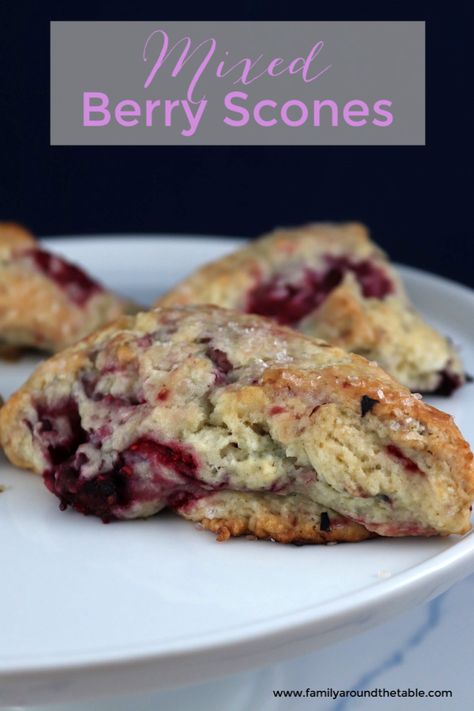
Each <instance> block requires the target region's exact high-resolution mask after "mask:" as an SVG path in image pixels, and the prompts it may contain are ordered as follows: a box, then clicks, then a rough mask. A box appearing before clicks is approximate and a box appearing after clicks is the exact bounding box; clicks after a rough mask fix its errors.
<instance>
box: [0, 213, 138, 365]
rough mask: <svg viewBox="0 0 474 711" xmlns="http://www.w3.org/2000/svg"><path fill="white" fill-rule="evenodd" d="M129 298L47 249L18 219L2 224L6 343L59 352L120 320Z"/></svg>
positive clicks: (0, 336) (2, 341) (1, 327)
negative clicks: (124, 297) (118, 295)
mask: <svg viewBox="0 0 474 711" xmlns="http://www.w3.org/2000/svg"><path fill="white" fill-rule="evenodd" d="M126 308H127V304H126V302H125V301H122V300H121V299H119V298H118V297H117V296H115V295H113V294H111V293H110V292H108V291H106V290H105V289H104V288H103V287H102V286H101V285H100V284H99V283H98V282H96V281H94V280H93V279H92V278H91V277H90V276H88V275H87V274H86V273H85V272H84V271H82V270H81V269H79V268H78V267H76V266H74V265H72V264H70V263H69V262H67V261H65V260H64V259H62V258H60V257H57V256H56V255H53V254H51V253H50V252H47V251H46V250H44V249H42V247H41V246H40V245H39V244H38V243H37V242H36V240H35V239H34V237H33V235H32V234H31V233H30V232H28V231H27V230H25V229H24V228H22V227H20V226H19V225H16V224H14V223H0V348H1V349H2V350H4V351H5V353H6V354H8V353H9V352H10V350H11V349H12V348H13V349H16V348H19V349H21V348H38V349H40V350H45V351H59V350H61V349H62V348H65V347H66V346H69V345H71V344H72V343H74V342H75V341H77V340H79V339H80V338H82V337H83V336H85V335H87V334H89V333H91V332H92V331H93V330H95V329H96V328H98V327H100V326H103V325H104V324H106V323H109V322H110V321H112V320H114V319H116V318H117V317H118V316H119V315H120V314H122V313H123V312H124V310H125V309H126Z"/></svg>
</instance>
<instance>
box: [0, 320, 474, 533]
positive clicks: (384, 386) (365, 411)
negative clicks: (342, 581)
mask: <svg viewBox="0 0 474 711" xmlns="http://www.w3.org/2000/svg"><path fill="white" fill-rule="evenodd" d="M68 413H73V414H72V415H71V414H68ZM79 424H80V429H79ZM74 428H75V430H76V434H74V432H73V433H72V434H71V432H70V430H71V429H72V430H74ZM78 431H79V432H80V436H78V435H77V432H78ZM64 440H66V443H65V441H64ZM0 441H1V444H2V445H3V447H4V449H5V453H6V455H7V456H8V458H9V459H10V461H12V462H13V463H14V464H16V465H18V466H21V467H24V468H28V469H32V470H34V471H35V472H38V473H45V472H46V475H47V478H48V477H49V481H50V488H53V489H54V490H55V493H56V494H57V495H58V496H59V497H60V498H61V499H62V500H63V502H65V504H71V505H75V506H76V508H78V509H79V510H84V509H87V506H89V504H90V502H88V501H86V502H85V503H84V501H83V500H81V501H79V503H78V499H77V498H75V497H77V496H79V494H80V491H81V487H82V488H83V489H84V488H85V487H86V488H87V491H88V492H89V493H90V492H91V491H92V493H93V494H94V505H93V507H95V508H93V510H90V512H92V513H98V515H101V516H102V517H109V514H110V517H111V518H112V517H115V518H134V517H137V516H149V515H153V514H155V513H157V512H158V511H159V510H161V509H162V508H163V507H164V506H167V505H168V506H171V507H172V508H174V509H176V510H178V512H179V513H180V514H182V515H185V516H186V517H188V518H192V519H193V520H197V521H201V522H202V524H203V525H204V526H207V527H209V528H216V527H217V528H219V527H220V528H222V527H224V528H226V529H227V530H228V531H230V532H231V533H232V532H233V531H235V532H241V533H243V532H244V531H245V530H249V531H251V532H253V533H254V534H255V535H257V536H260V535H261V536H263V537H272V538H275V539H278V540H284V539H286V540H290V539H293V540H296V539H301V540H302V539H305V538H306V537H309V538H311V540H313V542H317V541H318V540H320V539H323V538H324V539H325V540H327V538H326V537H324V536H322V535H319V534H318V535H317V534H316V533H315V529H314V522H315V521H316V520H317V514H318V511H319V512H320V511H321V507H323V510H325V511H332V512H337V516H339V517H343V518H344V519H350V520H351V522H353V524H359V525H360V526H362V527H363V528H365V529H366V530H368V531H371V532H372V533H377V534H379V535H385V536H405V535H409V536H419V535H423V536H428V535H448V534H450V533H458V534H462V533H465V532H466V531H468V530H469V528H470V510H469V508H470V504H471V501H472V499H473V497H474V466H473V455H472V452H471V450H470V448H469V445H468V444H467V442H465V440H464V439H463V438H462V435H461V434H460V432H459V430H458V429H457V427H456V426H455V424H454V422H453V420H452V418H451V417H450V416H449V415H447V414H445V413H443V412H441V411H439V410H437V409H435V408H433V407H430V406H429V405H426V404H425V403H424V402H423V401H422V400H421V399H420V398H419V397H417V396H415V395H412V394H411V393H410V392H409V391H408V390H407V389H406V388H404V387H402V386H400V385H399V384H398V383H397V382H396V381H394V380H393V379H392V378H391V377H390V376H389V375H387V374H386V373H385V372H384V371H383V370H382V369H381V368H379V367H377V366H376V365H375V364H370V363H369V362H368V361H367V360H365V359H364V358H362V357H360V356H356V355H351V354H349V353H347V352H346V351H343V350H342V349H339V348H335V347H330V346H329V345H328V344H326V343H324V342H321V341H316V340H314V339H311V338H308V337H306V336H304V335H302V334H300V333H298V332H297V331H294V330H291V329H287V328H284V327H281V326H278V325H277V324H275V323H274V322H272V321H270V320H268V319H263V318H260V317H256V316H250V315H242V314H238V313H235V312H230V311H226V310H223V309H219V308H216V307H211V306H207V307H206V306H205V307H194V308H193V307H187V308H170V309H157V310H156V311H151V312H148V313H142V314H138V315H137V316H136V317H134V318H132V317H123V318H122V319H120V320H119V321H117V322H116V323H114V324H112V325H111V326H108V327H106V328H105V329H103V330H101V331H99V332H96V333H95V334H93V335H92V336H90V337H89V338H87V339H85V340H83V341H81V342H80V343H78V344H77V345H76V346H73V347H72V348H69V349H68V350H66V351H64V352H63V353H60V354H58V355H57V356H55V357H53V358H51V359H50V360H48V361H46V362H45V363H43V364H42V365H40V366H39V367H38V368H37V370H36V371H35V373H34V374H33V375H32V376H31V378H30V379H29V381H28V382H27V383H26V384H25V385H24V386H23V387H22V388H20V390H19V391H18V392H17V393H16V394H15V395H13V396H12V398H10V400H9V401H8V402H7V404H6V405H5V406H4V407H3V408H2V410H1V411H0ZM71 441H72V442H74V446H72V445H71ZM51 452H56V454H55V455H54V457H53V459H54V462H52V460H51V457H52V456H53V455H52V454H51ZM57 452H59V455H58V454H57ZM64 452H67V456H66V455H65V454H64ZM63 460H64V461H63ZM123 473H125V474H126V475H127V477H128V476H130V477H131V479H127V480H126V482H131V483H130V484H128V483H127V484H126V485H124V484H123V481H122V483H121V484H120V486H121V487H122V486H125V489H126V491H127V492H128V489H127V487H129V486H130V487H132V495H130V496H129V495H128V493H127V496H125V498H124V497H123V496H122V494H120V496H119V495H118V494H117V490H116V489H114V486H115V484H114V481H115V479H116V478H117V477H122V475H123ZM63 477H66V479H67V482H66V484H64V481H63V480H62V478H63ZM71 477H72V479H73V480H74V483H73V484H71V480H72V479H71ZM100 477H102V479H101V478H100ZM122 478H123V477H122ZM155 480H156V481H155ZM98 481H99V482H102V483H103V485H104V486H106V488H107V492H108V494H107V497H106V501H105V503H104V502H103V501H102V499H100V496H102V493H101V492H102V489H101V488H100V487H101V486H102V484H101V485H100V486H99V485H98V484H97V487H96V482H98ZM51 482H53V483H51ZM150 482H151V483H150ZM163 482H165V483H163ZM150 486H151V491H150ZM68 487H72V491H73V493H72V494H71V491H70V489H69V488H68ZM110 487H112V488H110ZM145 490H146V495H145V493H144V491H145ZM137 491H138V493H137ZM215 491H219V492H223V491H233V492H236V491H237V492H245V493H247V494H249V495H253V494H259V495H260V494H262V493H265V494H272V495H276V496H277V497H285V498H286V497H302V498H303V499H304V502H305V507H306V508H304V507H303V508H304V510H303V508H302V507H299V509H298V511H297V512H296V513H295V511H292V512H291V515H290V513H289V508H288V507H287V508H286V509H283V508H282V509H281V510H280V511H275V507H274V500H273V498H272V499H271V502H272V506H270V504H269V502H270V499H267V500H266V502H267V504H266V507H264V508H263V509H260V510H258V511H257V512H256V513H255V510H254V511H253V512H251V513H249V512H248V510H247V512H246V511H244V506H243V504H242V506H240V507H239V506H236V507H235V508H232V506H227V504H228V503H229V502H226V506H223V507H221V508H220V510H216V515H215V516H214V517H213V516H211V515H210V514H209V510H208V509H207V510H204V509H202V507H203V506H204V504H205V503H206V497H208V495H209V494H212V493H214V492H215ZM78 492H79V494H78ZM111 492H112V493H111ZM114 492H115V493H114ZM119 493H120V492H119ZM99 494H100V496H99ZM183 497H184V498H183ZM98 499H100V501H101V502H102V503H100V505H99V504H97V500H98ZM235 500H237V499H235ZM277 500H278V501H281V502H283V498H281V499H278V498H277ZM286 501H290V499H286ZM291 501H292V502H293V503H294V502H295V501H296V502H298V501H299V499H296V498H293V499H291ZM200 502H201V503H200ZM231 503H232V502H231ZM245 504H246V506H247V504H248V502H245ZM282 505H283V504H282ZM311 506H312V507H313V508H312V509H311ZM101 507H102V508H101ZM104 507H108V508H107V509H105V508H104ZM199 507H201V508H199ZM308 507H309V508H308ZM318 507H319V508H318ZM247 508H248V507H247ZM308 511H309V513H308ZM193 512H194V513H193ZM295 515H296V519H294V521H295V522H294V523H293V524H291V525H293V526H294V528H295V530H294V531H293V532H291V525H290V524H289V523H288V521H289V520H293V519H291V516H295ZM331 515H332V514H331ZM214 518H215V519H216V520H217V521H218V522H219V523H216V521H213V519H214ZM311 522H312V523H311ZM311 525H313V530H312V532H311V530H310V529H309V528H308V526H311ZM335 531H336V527H335ZM349 531H350V532H349ZM334 535H336V532H334ZM361 535H362V534H361V531H360V529H359V528H358V527H355V528H354V527H351V528H350V529H349V528H347V527H346V529H344V530H343V529H341V536H342V537H343V538H344V539H347V537H351V536H355V537H358V536H361ZM364 535H365V534H364Z"/></svg>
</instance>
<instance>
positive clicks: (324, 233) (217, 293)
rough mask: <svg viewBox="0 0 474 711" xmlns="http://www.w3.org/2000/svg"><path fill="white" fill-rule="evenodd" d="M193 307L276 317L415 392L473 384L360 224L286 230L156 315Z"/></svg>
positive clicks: (188, 284)
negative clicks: (362, 359) (376, 365)
mask: <svg viewBox="0 0 474 711" xmlns="http://www.w3.org/2000/svg"><path fill="white" fill-rule="evenodd" d="M193 303H194V304H203V303H210V304H216V305H218V306H223V307H226V308H232V309H237V310H239V311H243V312H246V313H256V314H261V315H263V316H269V317H270V318H273V319H275V320H276V321H278V323H280V324H284V325H287V326H291V327H293V328H297V329H298V330H300V331H303V333H307V334H308V335H311V336H315V337H318V338H324V339H326V340H328V341H330V342H331V343H334V344H336V345H338V346H341V347H343V348H346V349H347V350H350V351H353V352H354V353H359V354H361V355H364V356H365V357H366V358H368V359H369V360H376V361H377V362H378V363H379V365H381V366H382V367H383V368H385V370H387V371H388V372H389V373H390V374H391V375H393V376H394V377H395V378H397V380H399V381H400V382H401V383H402V384H403V385H405V386H406V387H408V388H410V389H411V390H414V391H421V392H436V393H438V394H442V395H449V394H450V393H451V392H452V391H453V390H454V389H456V388H457V387H459V386H460V385H462V384H463V382H464V380H465V376H464V372H463V368H462V364H461V362H460V359H459V356H458V355H457V353H456V351H455V349H454V348H453V346H452V344H451V343H450V341H449V340H448V339H447V338H444V337H443V336H441V335H440V334H439V333H437V332H436V331H435V330H434V329H433V328H431V327H430V326H429V325H428V324H426V323H425V322H424V321H423V319H422V318H421V317H420V315H419V314H418V313H416V311H415V310H414V309H413V306H412V305H411V303H410V302H409V300H408V297H407V295H406V293H405V290H404V288H403V286H402V284H401V281H400V278H399V276H398V275H397V273H396V271H395V270H394V268H393V267H392V266H391V265H390V263H389V262H388V260H387V259H386V257H385V255H384V254H383V252H382V251H381V250H380V249H379V248H378V247H377V246H376V245H375V244H374V243H373V242H372V241H371V240H370V239H369V236H368V232H367V229H366V228H365V227H364V226H363V225H359V224H356V223H348V224H340V225H332V224H313V225H307V226H305V227H299V228H294V229H286V230H277V231H275V232H273V233H272V234H269V235H266V236H264V237H262V238H260V239H258V240H256V241H255V242H252V243H250V244H249V245H248V246H245V247H243V248H242V249H240V250H238V251H237V252H235V253H233V254H231V255H229V256H227V257H224V258H223V259H219V260H217V261H216V262H213V263H211V264H208V265H206V266H205V267H203V268H202V269H199V270H198V271H197V272H195V273H194V274H192V275H191V276H190V277H189V278H188V279H186V280H185V281H184V282H182V283H181V284H179V285H178V286H177V287H176V288H174V289H172V290H171V291H170V292H168V293H167V294H165V295H164V296H163V297H162V298H160V299H159V300H158V302H157V305H158V306H171V305H173V304H174V305H180V304H181V305H184V304H193Z"/></svg>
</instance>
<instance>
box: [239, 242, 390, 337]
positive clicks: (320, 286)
mask: <svg viewBox="0 0 474 711" xmlns="http://www.w3.org/2000/svg"><path fill="white" fill-rule="evenodd" d="M326 263H327V268H326V270H325V271H323V272H319V273H318V272H316V271H314V270H312V269H307V268H306V269H304V270H303V273H302V276H301V278H300V279H299V280H298V281H296V282H295V281H293V279H292V278H291V277H290V276H289V275H287V274H284V273H280V274H276V275H275V276H274V277H272V278H271V279H270V280H269V281H267V282H264V283H258V284H257V285H256V286H255V287H254V288H253V289H252V290H251V291H250V293H249V294H248V297H247V304H246V309H245V310H246V312H247V313H255V314H260V315H261V316H268V317H270V318H274V319H275V320H276V321H278V323H281V324H283V325H292V324H297V323H298V322H299V321H301V320H302V319H303V318H304V317H305V316H307V315H308V314H309V313H311V312H312V311H314V310H315V309H317V308H319V307H320V306H321V304H322V303H323V302H324V301H325V300H326V298H327V297H328V295H329V294H330V293H331V292H332V291H333V290H334V289H335V288H336V287H337V286H339V284H340V283H341V282H342V280H343V278H344V275H345V274H346V273H347V272H352V273H353V274H354V276H355V277H356V279H357V281H358V283H359V286H360V288H361V290H362V294H363V295H364V297H366V298H377V299H384V298H385V297H386V296H387V295H388V294H390V293H392V292H393V290H394V285H393V283H392V282H391V280H390V279H389V277H388V276H387V274H386V273H385V272H384V270H383V269H381V268H380V267H378V266H377V265H375V264H374V263H373V262H371V261H370V260H368V259H367V260H364V261H362V262H354V261H352V260H351V259H350V258H349V257H332V256H328V257H326Z"/></svg>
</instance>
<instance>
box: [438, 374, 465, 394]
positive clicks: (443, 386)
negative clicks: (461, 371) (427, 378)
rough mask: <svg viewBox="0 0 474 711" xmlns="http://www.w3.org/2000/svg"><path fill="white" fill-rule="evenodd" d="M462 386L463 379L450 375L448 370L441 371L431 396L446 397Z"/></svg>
mask: <svg viewBox="0 0 474 711" xmlns="http://www.w3.org/2000/svg"><path fill="white" fill-rule="evenodd" d="M462 384H463V379H462V378H461V376H460V375H458V374H457V373H450V372H449V371H448V370H442V371H441V373H440V374H439V384H438V387H437V388H436V390H434V391H433V393H432V394H433V395H443V396H445V397H448V396H449V395H452V393H453V392H454V391H455V390H457V389H458V388H460V387H461V385H462Z"/></svg>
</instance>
